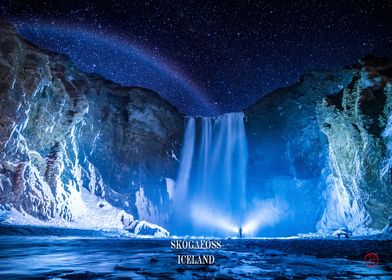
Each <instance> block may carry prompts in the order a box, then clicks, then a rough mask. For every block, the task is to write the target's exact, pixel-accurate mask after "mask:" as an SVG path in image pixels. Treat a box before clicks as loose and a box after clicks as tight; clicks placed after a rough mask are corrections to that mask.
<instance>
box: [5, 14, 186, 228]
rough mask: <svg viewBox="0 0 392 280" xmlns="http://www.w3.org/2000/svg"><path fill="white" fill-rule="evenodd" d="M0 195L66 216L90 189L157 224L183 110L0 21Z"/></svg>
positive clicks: (24, 207) (163, 214) (28, 208)
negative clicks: (80, 65)
mask: <svg viewBox="0 0 392 280" xmlns="http://www.w3.org/2000/svg"><path fill="white" fill-rule="evenodd" d="M0 34H1V36H0V78H1V79H0V112H1V115H0V127H1V133H0V204H1V205H7V207H14V208H15V209H17V210H18V211H20V212H23V213H27V214H29V215H31V216H33V217H36V218H39V219H41V220H49V219H52V218H57V217H58V218H62V219H65V220H73V219H74V218H75V216H77V215H78V209H80V207H79V205H80V204H81V203H83V201H82V198H81V192H84V191H88V192H91V193H94V194H95V195H97V196H99V197H102V198H104V199H105V200H106V201H108V202H109V203H111V204H112V205H113V206H115V207H118V208H121V209H124V210H125V211H126V212H128V213H131V214H133V215H134V216H135V217H137V218H138V219H140V220H147V221H149V222H153V223H158V224H161V225H164V224H165V221H166V220H167V215H168V213H169V211H170V201H169V195H168V193H167V189H166V180H165V178H174V177H175V174H176V169H177V161H176V159H175V156H174V155H178V153H179V145H180V141H181V139H182V130H183V117H182V115H181V114H180V113H179V112H178V111H177V109H175V108H174V107H173V106H171V105H170V104H168V103H167V102H166V101H165V100H163V99H162V98H161V97H159V96H158V95H157V94H156V93H154V92H152V91H150V90H147V89H142V88H136V87H121V86H119V85H116V84H114V83H112V82H110V81H107V80H105V79H104V78H102V77H100V76H98V75H95V74H85V73H83V72H81V71H80V70H79V69H77V68H76V67H75V66H74V65H73V64H72V62H71V61H70V60H69V59H68V58H67V57H66V56H64V55H61V54H57V53H50V52H47V51H43V50H41V49H39V48H37V47H36V46H34V45H32V44H30V43H29V42H27V41H25V40H24V39H22V38H21V37H19V36H18V35H17V32H16V31H15V29H14V28H13V26H12V25H10V24H8V23H7V22H4V21H1V22H0Z"/></svg>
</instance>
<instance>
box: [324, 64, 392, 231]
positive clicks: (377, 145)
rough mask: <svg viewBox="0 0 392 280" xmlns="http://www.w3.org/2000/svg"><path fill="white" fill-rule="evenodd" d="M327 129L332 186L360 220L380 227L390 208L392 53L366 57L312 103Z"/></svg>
mask: <svg viewBox="0 0 392 280" xmlns="http://www.w3.org/2000/svg"><path fill="white" fill-rule="evenodd" d="M317 114H318V119H319V122H320V128H321V130H322V131H323V133H325V135H327V137H328V143H329V158H330V164H331V168H332V174H333V178H334V184H335V192H336V193H341V192H347V193H348V197H349V198H350V200H349V201H348V203H350V204H352V205H355V207H357V208H358V210H361V209H364V210H365V211H364V213H365V216H364V222H366V223H367V224H368V225H369V226H370V227H372V228H377V229H381V228H382V227H383V226H384V225H385V221H386V220H387V217H388V216H389V215H390V214H391V212H392V210H391V206H392V192H391V187H392V185H391V183H392V181H391V171H392V169H391V167H392V166H391V165H390V160H389V157H390V155H391V154H390V152H391V151H390V150H389V148H390V147H389V146H390V143H389V142H390V140H391V139H390V137H391V136H392V135H391V133H390V132H391V131H390V129H391V127H390V125H391V120H392V59H388V58H374V57H366V58H365V59H364V60H362V61H361V63H360V65H358V68H357V71H356V72H355V74H354V76H353V77H352V79H351V81H350V83H349V84H348V85H347V87H345V88H343V89H342V90H340V91H339V92H338V93H337V94H335V95H327V96H325V97H324V98H323V100H322V102H321V103H320V104H319V105H318V107H317Z"/></svg>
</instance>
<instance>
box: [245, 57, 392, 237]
mask: <svg viewBox="0 0 392 280" xmlns="http://www.w3.org/2000/svg"><path fill="white" fill-rule="evenodd" d="M391 69H392V61H391V59H389V58H376V57H371V56H368V57H365V58H364V59H362V60H361V61H359V63H358V64H356V65H352V66H349V67H346V68H342V69H337V70H335V71H315V72H311V73H308V74H306V75H304V76H303V77H302V78H301V79H300V80H299V81H298V83H296V84H294V85H292V86H290V87H287V88H283V89H279V90H276V91H274V92H272V93H270V94H268V95H267V96H265V97H263V98H261V99H260V100H259V101H258V102H256V103H255V104H253V105H251V106H250V107H248V108H247V109H245V115H246V123H245V125H246V129H247V136H248V144H249V167H248V170H249V177H248V189H251V190H257V191H258V192H260V190H261V191H262V193H263V199H265V198H272V199H273V198H276V197H290V198H291V199H292V200H293V201H295V203H292V204H290V202H288V203H287V204H288V208H289V210H290V211H292V213H293V215H294V217H296V218H294V219H293V221H294V220H295V222H293V223H292V226H293V227H295V226H298V227H299V228H301V230H303V232H306V231H307V232H309V231H315V230H316V229H326V228H329V229H331V228H334V229H337V228H340V227H348V228H349V229H350V230H353V231H354V233H355V232H356V231H357V232H358V231H359V228H360V227H363V226H369V227H370V228H373V229H378V230H381V229H382V228H383V227H384V225H385V223H386V221H387V217H388V216H389V215H390V214H391V211H390V209H391V204H392V197H391V192H390V186H391V183H392V182H391V176H390V173H391V170H392V169H391V164H390V162H391V161H390V155H391V152H390V150H391V149H390V147H391V144H390V135H391V129H390V128H389V127H390V123H391V121H390V119H391V118H390V115H391V102H390V99H391V96H392V92H391V81H392V80H391ZM255 196H257V192H255ZM309 221H311V222H310V223H309ZM316 224H317V226H316V227H315V225H316Z"/></svg>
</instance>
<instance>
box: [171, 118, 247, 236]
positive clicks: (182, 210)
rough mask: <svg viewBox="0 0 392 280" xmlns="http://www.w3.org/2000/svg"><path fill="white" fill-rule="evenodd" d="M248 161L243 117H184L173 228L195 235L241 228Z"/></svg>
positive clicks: (244, 208)
mask: <svg viewBox="0 0 392 280" xmlns="http://www.w3.org/2000/svg"><path fill="white" fill-rule="evenodd" d="M247 157H248V151H247V142H246V134H245V127H244V115H243V113H229V114H224V115H221V116H219V117H216V118H212V117H195V118H194V117H190V118H187V120H186V131H185V136H184V144H183V150H182V157H181V162H180V168H179V172H178V176H177V180H176V187H175V209H176V210H175V211H176V215H177V218H178V217H180V218H179V219H177V221H176V223H177V224H181V225H182V228H184V229H187V231H188V232H189V230H193V232H198V230H196V229H199V230H200V231H199V233H200V232H202V233H216V232H219V231H222V230H223V231H225V230H226V231H227V230H228V228H229V227H230V228H231V230H233V228H234V225H239V224H240V223H241V222H242V221H243V219H244V214H245V212H246V167H247V160H248V159H247ZM218 217H219V218H218ZM177 228H178V225H177ZM180 228H181V227H180Z"/></svg>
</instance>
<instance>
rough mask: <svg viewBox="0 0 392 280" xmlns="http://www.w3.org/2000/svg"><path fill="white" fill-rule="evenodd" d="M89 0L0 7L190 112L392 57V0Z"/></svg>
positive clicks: (91, 68)
mask: <svg viewBox="0 0 392 280" xmlns="http://www.w3.org/2000/svg"><path fill="white" fill-rule="evenodd" d="M39 2H40V3H39ZM89 2H90V3H89V4H86V3H85V2H84V1H13V0H5V1H1V2H0V11H1V14H2V15H5V16H6V17H7V18H9V19H10V20H11V21H12V22H14V23H15V24H16V25H17V27H18V28H19V30H20V32H21V33H22V34H23V35H24V36H25V37H27V38H28V39H30V40H31V41H33V42H34V43H36V44H37V45H39V46H42V47H45V48H49V49H52V50H56V51H59V52H63V53H66V54H68V55H69V56H70V57H71V58H72V59H73V61H74V62H75V63H76V64H77V65H78V66H79V67H80V68H81V69H82V70H85V71H88V72H97V73H100V74H101V75H103V76H105V77H106V78H108V79H110V80H113V81H115V82H117V83H120V84H123V85H138V86H144V87H147V88H151V89H153V90H155V91H156V92H158V93H159V94H161V95H162V96H163V97H164V98H166V99H167V100H168V101H169V102H171V103H172V104H174V105H176V106H177V107H178V108H179V109H180V110H181V111H182V112H184V113H185V114H189V115H214V114H218V113H222V112H229V111H239V110H241V109H243V108H244V107H246V106H247V105H249V104H251V103H252V102H254V101H256V100H257V99H259V98H260V97H261V96H262V95H263V94H266V93H268V92H270V91H271V90H274V89H276V88H279V87H285V86H287V85H289V84H291V83H293V82H295V81H296V80H297V79H298V78H299V76H300V75H301V74H303V73H304V72H306V71H309V70H316V69H330V68H336V67H340V66H344V65H347V64H352V63H356V62H357V60H358V59H359V58H361V57H363V56H364V55H365V54H367V53H372V54H375V55H387V56H391V55H392V2H391V1H335V2H337V3H329V2H333V1H245V0H244V1H181V0H179V1H89ZM231 2H232V3H231ZM235 2H236V3H235Z"/></svg>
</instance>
